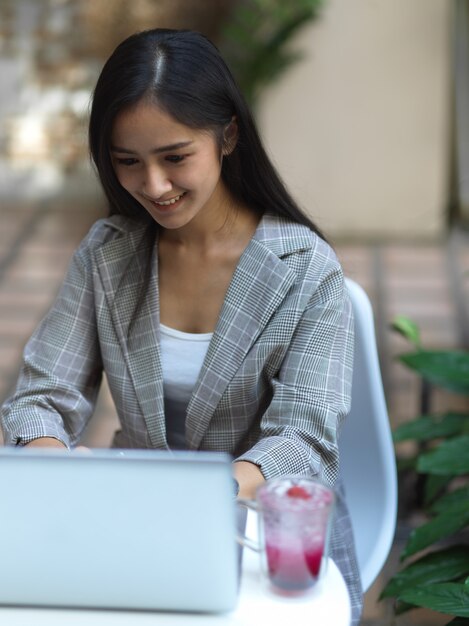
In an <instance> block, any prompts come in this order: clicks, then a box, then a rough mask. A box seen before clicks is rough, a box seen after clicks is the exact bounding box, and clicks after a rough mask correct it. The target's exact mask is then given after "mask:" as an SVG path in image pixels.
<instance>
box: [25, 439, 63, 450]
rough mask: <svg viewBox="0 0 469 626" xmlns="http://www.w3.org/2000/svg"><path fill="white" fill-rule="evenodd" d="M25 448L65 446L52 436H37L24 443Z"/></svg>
mask: <svg viewBox="0 0 469 626" xmlns="http://www.w3.org/2000/svg"><path fill="white" fill-rule="evenodd" d="M24 447H25V448H66V447H67V446H66V445H65V444H64V443H62V442H61V441H59V440H58V439H55V438H54V437H39V439H33V440H32V441H30V442H29V443H27V444H25V446H24Z"/></svg>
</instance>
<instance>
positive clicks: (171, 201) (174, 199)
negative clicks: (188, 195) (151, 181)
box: [153, 193, 184, 206]
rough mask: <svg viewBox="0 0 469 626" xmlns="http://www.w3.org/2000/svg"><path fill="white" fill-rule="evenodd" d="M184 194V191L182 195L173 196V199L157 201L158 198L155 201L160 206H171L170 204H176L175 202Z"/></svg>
mask: <svg viewBox="0 0 469 626" xmlns="http://www.w3.org/2000/svg"><path fill="white" fill-rule="evenodd" d="M183 195H184V194H183V193H182V194H181V195H180V196H176V197H175V198H171V200H165V201H164V202H157V201H156V200H154V201H153V202H154V203H155V204H158V205H159V206H169V205H170V204H174V203H175V202H177V201H178V200H179V199H180V198H182V196H183Z"/></svg>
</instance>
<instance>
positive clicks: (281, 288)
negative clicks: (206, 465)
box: [186, 239, 295, 449]
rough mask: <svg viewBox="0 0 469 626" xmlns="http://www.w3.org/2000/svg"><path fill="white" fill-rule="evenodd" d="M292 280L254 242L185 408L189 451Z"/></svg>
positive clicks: (231, 288) (286, 270) (232, 286)
mask: <svg viewBox="0 0 469 626" xmlns="http://www.w3.org/2000/svg"><path fill="white" fill-rule="evenodd" d="M294 280H295V273H294V272H293V271H292V270H290V269H289V268H288V266H287V265H286V264H285V263H283V262H282V261H281V260H280V259H279V258H278V256H277V255H276V254H275V253H273V252H272V251H271V250H270V249H269V248H268V247H266V246H265V245H263V244H262V243H261V242H259V241H258V240H256V239H253V240H251V242H250V243H249V245H248V246H247V248H246V250H245V251H244V253H243V255H242V256H241V259H240V262H239V264H238V267H237V269H236V271H235V273H234V275H233V278H232V281H231V283H230V286H229V289H228V291H227V295H226V298H225V302H224V304H223V307H222V310H221V313H220V317H219V320H218V324H217V327H216V329H215V332H214V335H213V338H212V341H211V342H210V346H209V349H208V352H207V355H206V358H205V361H204V363H203V366H202V370H201V372H200V375H199V379H198V381H197V384H196V387H195V389H194V393H193V395H192V398H191V401H190V403H189V406H188V409H187V420H186V443H187V446H188V447H189V448H191V449H196V448H198V446H199V444H200V442H201V440H202V438H203V435H204V433H205V431H206V429H207V427H208V424H209V422H210V419H211V417H212V415H213V412H214V411H215V409H216V407H217V404H218V403H219V401H220V398H221V396H222V394H223V392H224V390H225V389H226V387H227V385H228V384H229V382H230V380H231V379H232V378H233V376H234V374H235V373H236V371H237V369H238V368H239V366H240V365H241V363H242V361H243V359H244V357H245V356H246V354H247V352H248V351H249V348H250V347H251V346H252V344H253V343H254V342H255V341H256V339H257V337H258V336H259V334H260V333H261V331H262V329H263V328H264V326H265V325H266V324H267V322H268V321H269V319H270V318H271V316H272V314H273V313H274V312H275V310H276V309H277V308H278V306H279V305H280V303H281V302H282V300H283V299H284V298H285V296H286V294H287V292H288V291H289V289H290V287H291V286H292V284H293V282H294Z"/></svg>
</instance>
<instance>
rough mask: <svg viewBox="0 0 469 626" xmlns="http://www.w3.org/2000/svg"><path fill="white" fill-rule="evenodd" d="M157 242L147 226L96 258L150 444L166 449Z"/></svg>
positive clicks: (108, 245)
mask: <svg viewBox="0 0 469 626" xmlns="http://www.w3.org/2000/svg"><path fill="white" fill-rule="evenodd" d="M154 243H155V242H154V237H150V236H149V232H148V228H147V227H142V228H138V229H136V230H131V231H128V232H125V233H124V234H123V236H122V237H120V238H117V239H114V240H113V241H111V242H109V243H106V244H104V245H103V246H102V247H101V248H99V249H98V250H97V251H96V253H95V257H96V260H97V267H98V271H99V274H100V276H101V280H102V284H103V287H104V291H105V294H106V299H107V302H108V306H109V310H110V314H111V318H112V321H113V324H114V328H115V331H116V333H117V336H118V338H119V342H120V344H121V347H122V352H123V355H124V358H125V360H126V363H127V367H128V371H129V372H130V376H131V379H132V383H133V387H134V390H135V395H136V397H137V400H138V402H139V404H140V408H141V411H142V414H143V416H144V418H145V421H146V425H147V429H148V434H149V437H150V440H151V443H152V445H153V446H154V447H155V448H162V447H167V442H166V431H165V422H164V401H163V373H162V368H161V355H160V349H159V342H158V336H159V330H158V329H159V302H158V286H157V276H158V269H157V254H156V253H155V250H156V246H155V245H154Z"/></svg>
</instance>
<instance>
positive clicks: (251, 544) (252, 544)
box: [236, 498, 262, 552]
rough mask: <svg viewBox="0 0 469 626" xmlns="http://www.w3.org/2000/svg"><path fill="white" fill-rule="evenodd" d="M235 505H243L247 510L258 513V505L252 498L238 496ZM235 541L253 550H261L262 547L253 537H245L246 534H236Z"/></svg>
mask: <svg viewBox="0 0 469 626" xmlns="http://www.w3.org/2000/svg"><path fill="white" fill-rule="evenodd" d="M236 504H237V506H239V507H244V508H246V509H248V510H251V511H255V512H256V514H257V515H259V507H258V505H257V503H256V502H255V501H254V500H245V499H243V498H239V499H238V500H237V502H236ZM236 541H237V542H238V543H239V544H240V545H241V546H245V547H246V548H249V549H250V550H254V552H262V547H261V545H260V543H259V542H258V541H255V540H254V539H250V538H249V537H246V535H240V534H237V535H236Z"/></svg>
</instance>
